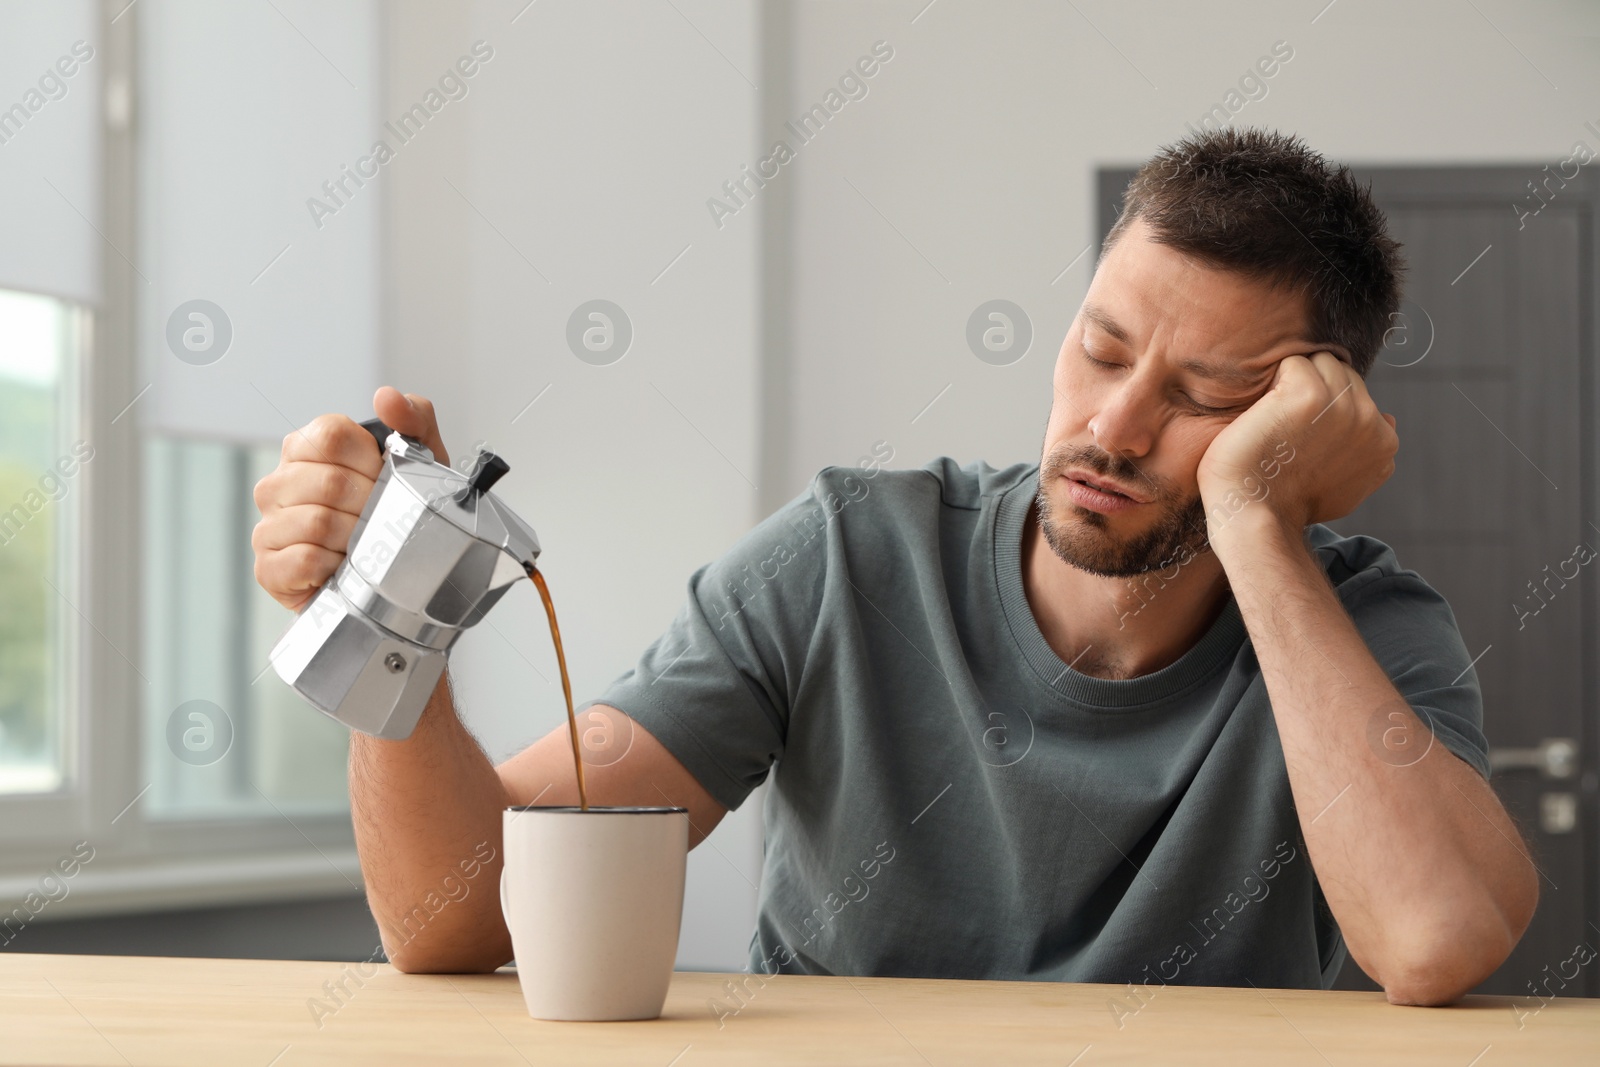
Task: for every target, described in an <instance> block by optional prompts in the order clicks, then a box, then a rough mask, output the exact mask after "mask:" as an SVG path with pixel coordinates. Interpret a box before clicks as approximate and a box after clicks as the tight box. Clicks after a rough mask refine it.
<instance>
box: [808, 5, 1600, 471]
mask: <svg viewBox="0 0 1600 1067" xmlns="http://www.w3.org/2000/svg"><path fill="white" fill-rule="evenodd" d="M926 2H927V0H905V2H895V3H853V4H827V3H802V4H799V5H798V12H797V21H798V25H797V32H796V33H795V49H796V53H795V57H794V61H793V62H794V75H793V78H792V80H791V82H790V86H789V91H790V94H791V99H792V100H793V101H794V102H795V105H796V106H795V107H794V108H793V109H794V110H799V108H798V106H797V105H798V104H799V102H801V101H804V102H806V103H810V102H811V101H813V100H815V99H816V98H818V97H819V96H820V95H821V94H822V93H823V92H824V91H825V90H826V88H827V87H828V86H829V85H830V84H831V83H832V82H833V81H834V80H835V79H837V77H838V75H839V73H840V72H841V71H842V70H843V69H844V67H845V65H846V64H847V63H848V62H849V61H851V60H852V59H853V58H854V57H855V56H857V55H858V54H860V53H861V52H863V51H865V50H866V49H867V48H868V47H869V46H870V44H871V43H872V42H873V41H874V40H877V39H880V38H881V39H885V40H888V41H889V42H891V43H892V45H893V46H894V48H895V53H896V54H895V58H894V59H893V60H892V61H891V62H890V63H889V64H888V65H887V66H886V67H885V68H884V69H883V70H882V72H881V73H880V74H879V75H878V76H877V77H876V78H875V79H874V80H873V84H872V88H871V92H870V94H869V95H868V96H867V98H866V99H864V100H862V101H860V102H857V103H851V104H850V105H849V106H848V107H846V108H845V109H844V111H843V112H842V113H841V114H840V115H839V116H837V117H836V119H835V120H834V122H833V123H832V124H830V126H829V128H828V129H827V130H826V131H825V133H824V135H823V136H822V137H821V138H819V139H818V140H817V141H816V142H815V143H813V144H811V145H808V146H806V148H805V149H803V150H802V152H801V154H800V155H801V158H800V159H799V160H798V161H797V162H796V164H794V165H792V166H791V167H790V168H789V169H788V173H787V174H786V177H788V178H789V179H790V180H792V181H793V182H794V186H793V193H794V196H795V200H796V205H795V221H794V227H793V232H794V260H793V263H792V265H791V267H790V269H791V270H792V271H793V286H792V290H791V292H792V300H793V304H792V306H791V307H790V309H789V312H788V314H789V316H790V319H791V321H792V322H793V323H794V324H795V325H794V327H793V330H792V335H791V340H790V350H789V362H790V365H791V368H792V370H791V374H792V382H793V387H794V400H793V404H794V410H795V411H796V412H798V413H799V414H797V415H794V416H791V420H790V421H791V425H792V427H793V432H792V436H791V437H790V438H789V439H788V440H786V441H785V442H783V443H782V447H783V448H784V451H785V453H786V459H785V462H784V469H785V470H786V472H787V473H786V485H785V486H782V487H778V491H777V496H778V498H780V499H781V498H782V496H783V495H785V493H786V492H794V491H797V490H798V489H799V488H801V487H803V486H804V485H805V483H806V481H807V479H809V477H810V475H811V473H812V472H814V471H815V470H816V469H817V468H818V467H819V466H822V465H824V464H827V463H852V462H854V461H855V459H856V457H858V456H859V455H861V454H862V453H863V452H864V451H865V450H866V448H867V447H868V446H869V445H870V444H871V443H872V442H873V441H874V440H876V439H879V438H882V439H885V440H888V441H889V442H890V443H891V444H893V445H894V446H895V449H896V458H895V463H896V465H899V466H914V465H918V464H920V463H922V462H924V461H926V460H927V459H929V458H931V457H934V456H938V455H951V456H955V457H957V458H959V459H960V460H961V461H963V462H966V461H970V460H974V459H979V458H983V459H987V460H988V461H989V462H990V463H991V464H993V465H995V466H997V467H998V466H1003V465H1005V464H1007V463H1011V462H1015V461H1018V460H1027V461H1030V462H1036V461H1037V460H1038V458H1039V448H1040V443H1041V440H1042V436H1043V431H1044V423H1045V419H1046V416H1047V414H1048V412H1049V405H1050V386H1049V377H1050V370H1051V366H1052V364H1053V361H1054V359H1055V355H1056V353H1057V351H1058V350H1059V349H1060V346H1061V339H1062V338H1063V337H1064V336H1065V334H1066V331H1067V328H1068V326H1069V325H1070V324H1071V321H1072V317H1073V315H1074V314H1075V313H1076V311H1077V307H1078V304H1079V303H1080V302H1081V300H1082V298H1083V294H1084V292H1085V291H1086V289H1087V288H1088V282H1089V278H1090V275H1091V273H1092V270H1093V264H1092V260H1093V254H1092V253H1091V254H1090V255H1086V256H1084V257H1083V259H1081V260H1079V261H1078V263H1077V265H1076V266H1074V267H1073V268H1072V269H1071V270H1070V271H1068V272H1067V273H1066V275H1065V276H1064V277H1060V279H1059V280H1058V281H1053V280H1054V279H1056V278H1057V276H1058V275H1060V273H1061V271H1062V269H1063V268H1065V267H1066V266H1067V265H1068V264H1069V263H1070V262H1071V261H1072V260H1073V258H1074V257H1075V256H1077V255H1078V253H1079V252H1080V251H1082V250H1083V249H1084V248H1085V246H1087V245H1089V243H1090V242H1091V241H1093V240H1095V239H1096V231H1095V228H1094V227H1095V216H1094V210H1093V197H1094V176H1095V171H1096V168H1098V167H1100V166H1105V165H1127V164H1136V163H1138V162H1139V161H1141V160H1143V159H1144V158H1146V157H1148V156H1149V155H1151V154H1152V153H1153V152H1154V151H1155V149H1156V148H1157V147H1158V146H1160V145H1162V144H1165V143H1167V142H1170V141H1172V140H1175V139H1177V138H1179V137H1181V136H1183V135H1184V134H1185V133H1186V130H1185V123H1191V122H1192V123H1198V121H1199V119H1200V116H1201V115H1202V114H1203V113H1205V111H1206V110H1207V109H1209V108H1210V106H1211V105H1212V104H1214V103H1219V102H1221V101H1222V100H1223V95H1224V93H1226V92H1227V90H1228V89H1229V88H1231V87H1233V86H1234V85H1235V84H1236V83H1237V81H1238V79H1239V78H1240V76H1241V75H1242V74H1243V73H1244V72H1245V71H1246V69H1247V68H1248V67H1249V66H1250V65H1251V64H1253V63H1254V62H1255V60H1256V59H1257V58H1258V57H1260V56H1263V55H1265V54H1267V53H1268V52H1269V51H1270V49H1271V47H1272V45H1273V43H1274V42H1275V41H1279V40H1283V41H1286V42H1288V44H1289V45H1290V46H1291V47H1292V48H1293V49H1294V57H1293V59H1291V60H1290V61H1289V62H1288V63H1287V64H1285V65H1283V66H1282V67H1281V68H1280V69H1279V70H1278V72H1277V73H1276V74H1275V75H1274V76H1273V77H1272V78H1271V79H1268V80H1267V81H1266V85H1267V90H1268V92H1267V95H1266V97H1265V98H1263V99H1260V100H1258V101H1255V102H1250V103H1247V104H1246V105H1245V106H1244V107H1243V108H1242V109H1241V110H1240V111H1239V113H1238V114H1237V116H1235V118H1234V122H1235V123H1236V124H1260V125H1267V126H1274V127H1277V128H1279V129H1282V130H1285V131H1292V132H1295V133H1298V134H1300V135H1302V136H1303V137H1304V138H1305V139H1306V140H1307V142H1308V143H1309V144H1310V145H1311V146H1312V147H1313V148H1315V149H1317V150H1319V151H1321V152H1323V153H1324V154H1325V155H1327V156H1329V157H1330V158H1333V159H1337V160H1340V161H1343V162H1348V163H1366V164H1404V163H1442V162H1452V163H1483V162H1506V161H1517V162H1522V161H1529V162H1533V163H1535V164H1536V166H1535V168H1534V170H1535V171H1536V170H1537V167H1538V166H1542V165H1543V164H1545V163H1555V162H1557V161H1559V160H1561V159H1563V158H1565V157H1566V156H1567V155H1568V154H1569V151H1570V148H1571V145H1572V143H1573V141H1574V140H1575V139H1576V138H1578V137H1580V136H1583V137H1585V138H1586V139H1587V140H1588V141H1589V143H1590V144H1591V145H1592V144H1594V137H1593V135H1591V134H1587V133H1586V131H1584V129H1583V123H1584V121H1585V120H1594V121H1596V123H1597V125H1600V91H1597V90H1600V49H1597V47H1596V36H1597V35H1600V5H1596V4H1594V3H1590V2H1585V0H1546V2H1542V3H1524V2H1518V3H1511V2H1509V0H1476V6H1477V8H1478V9H1479V10H1481V11H1482V13H1483V15H1484V16H1487V18H1488V19H1489V20H1491V21H1492V22H1493V26H1491V25H1490V24H1489V22H1486V21H1485V19H1484V17H1482V16H1480V15H1479V14H1477V13H1476V12H1474V10H1473V7H1472V6H1469V5H1466V4H1461V3H1457V2H1456V0H1408V2H1406V3H1404V4H1396V3H1390V2H1387V0H1339V2H1337V3H1335V4H1334V5H1333V6H1332V7H1327V0H1295V2H1293V3H1284V2H1281V0H1272V2H1266V0H1261V2H1247V0H1228V2H1220V3H1208V4H1204V5H1198V4H1189V3H1183V2H1178V0H1171V2H1164V3H1149V4H1139V5H1133V4H1122V3H1112V2H1108V0H1078V2H1077V4H1076V8H1077V11H1075V10H1074V8H1073V6H1070V5H1066V4H1060V3H1055V2H1046V0H1035V2H1011V3H981V4H980V3H967V2H962V0H939V2H937V3H935V4H934V5H933V6H932V7H929V8H927V9H926V10H925V11H924V10H923V8H924V6H925V4H926ZM1325 7H1327V10H1326V11H1324V8H1325ZM919 11H922V14H921V15H920V17H918V12H919ZM1078 11H1081V12H1082V15H1080V14H1078ZM1319 12H1322V13H1321V15H1320V17H1318V16H1319ZM914 17H915V18H916V21H915V23H913V22H912V19H913V18H914ZM1313 18H1316V23H1315V25H1313V24H1312V19H1313ZM1091 23H1092V25H1091ZM1494 27H1498V29H1499V31H1500V32H1503V33H1504V34H1506V35H1507V36H1509V38H1510V39H1511V41H1512V42H1514V45H1513V44H1512V43H1508V41H1507V40H1506V38H1504V37H1502V36H1501V35H1500V32H1496V29H1495V28H1494ZM1585 34H1586V35H1588V36H1587V37H1585V36H1581V35H1585ZM1107 38H1109V42H1108V40H1107ZM1519 49H1520V51H1521V52H1522V53H1525V54H1526V56H1527V59H1524V58H1523V57H1522V56H1521V55H1519V54H1518V50H1519ZM1530 61H1531V64H1530ZM1535 68H1537V69H1535ZM1540 71H1542V72H1543V75H1541V74H1540V73H1539V72H1540ZM1141 72H1142V73H1141ZM1546 77H1548V78H1549V79H1550V82H1553V83H1554V84H1555V85H1556V86H1559V90H1558V89H1555V88H1552V86H1551V84H1550V83H1549V82H1547V81H1546V80H1545V78H1546ZM1147 79H1148V80H1147ZM1533 176H1534V175H1533V174H1532V173H1530V175H1529V177H1530V178H1532V177H1533ZM846 179H848V181H849V182H852V183H854V185H855V186H856V187H857V188H859V190H860V193H861V194H864V195H865V197H866V198H868V199H870V200H871V201H872V203H873V204H875V205H876V207H877V209H878V210H879V211H881V212H882V213H883V215H884V216H887V221H885V219H884V218H883V217H880V216H879V214H878V213H877V212H875V211H874V209H873V207H871V206H869V205H868V204H867V203H866V202H864V201H863V198H862V196H861V195H858V193H857V192H856V191H854V190H852V188H851V187H850V185H849V184H846ZM1507 210H1508V211H1509V210H1510V208H1509V206H1508V208H1507ZM891 224H892V227H891ZM896 231H898V232H896ZM913 246H914V247H913ZM919 253H920V254H919ZM924 256H926V258H927V260H930V261H931V262H932V264H933V266H932V267H930V266H929V264H928V262H925V261H924V259H923V257H924ZM935 268H937V271H936V270H935ZM941 272H942V274H943V275H944V277H943V278H941V277H940V273H941ZM946 279H948V281H947V280H946ZM992 298H1004V299H1009V300H1011V301H1014V302H1015V303H1017V304H1018V305H1020V306H1021V307H1022V308H1023V309H1024V310H1025V311H1027V312H1028V314H1029V316H1030V317H1031V319H1032V320H1033V326H1034V341H1033V347H1032V349H1031V350H1030V351H1029V352H1028V354H1027V355H1026V356H1025V357H1024V358H1023V359H1022V360H1021V361H1019V362H1017V363H1015V364H1014V365H1011V366H1008V367H995V366H990V365H987V364H985V363H982V362H980V361H979V360H978V359H976V358H975V357H974V356H973V355H972V354H971V352H970V351H969V350H968V348H967V346H966V342H965V339H964V330H965V324H966V320H967V316H968V315H969V314H970V313H971V312H972V310H973V309H974V308H975V307H976V306H977V305H978V304H979V303H981V302H983V301H985V300H989V299H992ZM947 383H953V388H951V389H950V391H949V392H948V393H946V394H945V395H944V396H943V398H942V399H940V400H939V402H938V403H937V404H935V405H934V406H933V407H932V408H931V409H929V410H928V411H927V413H926V414H924V415H922V416H921V417H920V418H918V419H917V421H916V423H915V424H914V425H913V424H912V423H911V420H912V418H913V417H915V416H916V415H917V413H918V412H919V411H920V410H921V409H922V408H923V406H924V405H926V404H927V403H928V401H929V400H931V399H932V398H933V397H934V396H935V395H937V394H938V393H939V391H940V390H941V389H943V388H944V386H945V385H946V384H947Z"/></svg>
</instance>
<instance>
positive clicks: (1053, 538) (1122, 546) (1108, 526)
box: [1038, 494, 1208, 578]
mask: <svg viewBox="0 0 1600 1067" xmlns="http://www.w3.org/2000/svg"><path fill="white" fill-rule="evenodd" d="M1194 510H1195V509H1192V508H1191V509H1188V510H1187V511H1185V512H1179V513H1177V514H1174V513H1172V512H1171V511H1170V510H1169V511H1168V512H1166V513H1165V515H1164V516H1163V517H1158V518H1156V519H1154V520H1149V519H1147V520H1145V521H1144V522H1143V523H1140V524H1139V525H1137V526H1135V525H1134V522H1133V518H1132V516H1129V515H1120V516H1119V515H1104V514H1101V513H1099V512H1096V511H1090V510H1089V509H1088V508H1083V507H1079V506H1078V505H1077V504H1075V503H1073V502H1072V501H1070V500H1063V501H1061V502H1060V503H1057V501H1055V500H1054V499H1051V498H1050V497H1048V496H1044V495H1043V494H1041V500H1040V508H1039V512H1038V522H1039V528H1040V531H1041V532H1042V533H1043V534H1044V538H1045V541H1046V542H1047V543H1048V544H1049V545H1050V549H1051V551H1052V552H1054V553H1055V555H1056V556H1057V558H1059V559H1060V560H1061V561H1062V562H1063V563H1066V564H1068V565H1070V566H1073V567H1076V568H1078V569H1079V570H1081V571H1085V572H1087V573H1089V574H1093V575H1095V576H1096V577H1100V578H1137V577H1138V576H1140V575H1142V574H1148V573H1149V572H1151V571H1154V570H1161V569H1165V568H1169V567H1171V566H1173V565H1174V564H1179V565H1181V564H1183V563H1187V562H1189V561H1190V560H1192V559H1193V558H1194V557H1195V556H1196V555H1198V554H1199V553H1200V552H1203V551H1205V550H1206V548H1207V547H1208V546H1207V545H1206V541H1205V530H1204V514H1203V513H1200V514H1199V515H1196V514H1194ZM1197 522H1198V524H1199V525H1198V526H1197V525H1196V523H1197Z"/></svg>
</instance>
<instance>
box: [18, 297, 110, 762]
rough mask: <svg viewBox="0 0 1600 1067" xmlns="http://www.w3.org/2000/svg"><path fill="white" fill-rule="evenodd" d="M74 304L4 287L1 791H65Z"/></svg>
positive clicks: (72, 576) (77, 464) (73, 516)
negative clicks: (12, 290) (6, 289)
mask: <svg viewBox="0 0 1600 1067" xmlns="http://www.w3.org/2000/svg"><path fill="white" fill-rule="evenodd" d="M80 316H81V312H80V311H79V310H78V309H77V308H76V307H74V306H73V305H70V304H67V303H64V302H62V301H59V300H53V299H51V298H49V297H44V296H34V295H32V294H27V293H17V292H9V291H0V337H3V338H4V339H5V341H4V343H3V344H0V604H4V605H5V610H4V611H3V612H0V794H15V793H47V792H52V791H54V790H57V789H60V788H61V786H62V785H63V782H64V779H65V772H66V766H67V759H66V756H67V752H66V746H67V743H68V734H69V729H68V727H69V724H70V718H69V716H70V715H71V710H72V706H73V693H72V684H71V682H72V678H73V676H74V671H73V669H72V663H71V660H72V658H73V652H74V648H73V642H72V640H71V636H70V635H71V632H72V626H71V625H70V620H71V619H72V617H73V615H74V612H73V609H72V607H71V606H70V605H71V604H72V603H73V602H75V599H76V594H77V592H78V581H77V575H78V553H77V536H76V535H77V533H78V527H79V514H80V509H79V507H78V502H79V496H80V494H78V493H77V492H75V491H74V487H75V483H76V481H77V476H78V475H79V474H80V473H81V469H82V467H83V465H84V464H85V463H87V462H89V461H90V460H92V459H93V448H92V447H91V446H89V445H88V444H87V443H86V442H84V441H82V440H80V439H78V438H77V437H76V434H77V431H78V425H77V422H78V420H77V417H76V413H77V398H78V389H77V378H78V375H77V370H78V367H79V365H80V350H81V343H82V322H81V318H80Z"/></svg>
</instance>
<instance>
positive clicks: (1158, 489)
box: [1044, 444, 1172, 499]
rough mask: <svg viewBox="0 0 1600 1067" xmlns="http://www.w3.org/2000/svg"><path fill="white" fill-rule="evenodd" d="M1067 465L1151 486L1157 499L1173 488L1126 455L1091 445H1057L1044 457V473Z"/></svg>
mask: <svg viewBox="0 0 1600 1067" xmlns="http://www.w3.org/2000/svg"><path fill="white" fill-rule="evenodd" d="M1068 467H1087V468H1089V469H1090V470H1092V471H1094V472H1095V473H1096V474H1098V475H1101V476H1102V477H1105V478H1111V479H1114V480H1116V481H1120V482H1127V483H1130V484H1133V485H1142V486H1146V487H1148V488H1149V489H1151V490H1152V491H1153V493H1154V495H1155V497H1156V498H1157V499H1163V498H1168V497H1170V496H1171V495H1172V487H1171V486H1169V485H1166V484H1164V483H1162V482H1160V481H1157V480H1156V479H1154V478H1152V477H1150V476H1149V475H1147V474H1145V472H1144V471H1142V470H1140V469H1139V468H1138V466H1137V465H1135V464H1134V462H1133V461H1132V460H1130V459H1129V458H1128V457H1127V456H1123V455H1118V454H1116V453H1114V452H1107V451H1106V450H1105V449H1103V448H1097V447H1095V446H1094V445H1066V444H1063V445H1057V446H1056V447H1055V448H1052V449H1051V450H1050V454H1049V455H1048V456H1047V457H1046V458H1045V463H1044V473H1045V474H1046V475H1047V476H1052V477H1053V476H1055V475H1058V474H1060V473H1061V472H1062V471H1064V470H1066V469H1067V468H1068Z"/></svg>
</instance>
